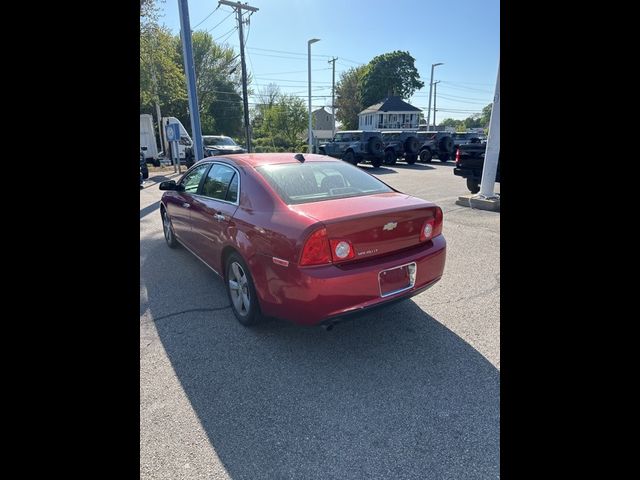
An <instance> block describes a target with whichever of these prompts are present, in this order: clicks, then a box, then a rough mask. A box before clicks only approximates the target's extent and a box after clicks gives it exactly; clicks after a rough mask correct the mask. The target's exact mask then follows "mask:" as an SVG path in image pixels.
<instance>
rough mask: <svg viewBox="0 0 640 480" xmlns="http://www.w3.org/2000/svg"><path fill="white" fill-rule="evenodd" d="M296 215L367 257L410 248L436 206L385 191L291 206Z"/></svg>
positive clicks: (358, 254)
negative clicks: (311, 219)
mask: <svg viewBox="0 0 640 480" xmlns="http://www.w3.org/2000/svg"><path fill="white" fill-rule="evenodd" d="M290 208H291V209H292V210H294V211H296V212H297V213H299V214H302V215H305V216H308V217H310V218H313V219H315V220H317V221H319V222H322V223H323V224H324V225H325V227H326V229H327V234H328V237H329V239H330V240H346V241H348V242H350V243H351V245H352V246H353V249H354V251H355V256H354V257H353V258H351V259H349V260H348V261H354V260H358V259H365V258H371V257H375V256H381V255H385V254H389V253H393V252H396V251H399V250H404V249H407V248H410V247H414V246H416V245H418V244H419V243H420V232H421V231H422V228H423V226H424V224H425V222H426V221H427V220H429V219H432V218H433V217H434V216H435V209H436V208H438V207H436V206H435V205H434V204H432V203H430V202H426V201H424V200H421V199H419V198H415V197H411V196H408V195H405V194H401V193H396V192H389V193H380V194H375V195H366V196H362V197H352V198H341V199H333V200H326V201H322V202H313V203H305V204H300V205H291V206H290Z"/></svg>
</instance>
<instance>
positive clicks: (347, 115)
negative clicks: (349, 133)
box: [336, 65, 366, 130]
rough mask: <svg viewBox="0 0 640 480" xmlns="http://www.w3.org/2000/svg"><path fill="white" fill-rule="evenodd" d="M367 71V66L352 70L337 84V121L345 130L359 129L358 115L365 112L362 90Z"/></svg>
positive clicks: (344, 74)
mask: <svg viewBox="0 0 640 480" xmlns="http://www.w3.org/2000/svg"><path fill="white" fill-rule="evenodd" d="M365 70H366V66H365V65H363V66H360V67H353V68H350V69H349V70H347V71H345V72H342V74H341V75H340V80H339V81H338V83H337V84H336V119H337V120H339V121H340V123H341V124H342V128H343V129H345V130H355V129H356V128H358V114H359V113H360V112H361V111H362V110H364V106H363V103H362V95H361V89H362V76H363V75H364V72H365Z"/></svg>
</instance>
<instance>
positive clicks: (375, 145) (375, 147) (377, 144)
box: [367, 137, 384, 156]
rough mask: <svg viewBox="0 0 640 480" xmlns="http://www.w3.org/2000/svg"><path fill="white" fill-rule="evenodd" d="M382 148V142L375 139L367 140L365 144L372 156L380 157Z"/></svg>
mask: <svg viewBox="0 0 640 480" xmlns="http://www.w3.org/2000/svg"><path fill="white" fill-rule="evenodd" d="M383 149H384V146H383V145H382V140H380V139H379V138H376V137H371V138H369V141H368V142H367V151H368V152H369V153H370V154H371V155H374V156H378V155H382V152H383Z"/></svg>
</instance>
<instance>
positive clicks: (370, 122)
mask: <svg viewBox="0 0 640 480" xmlns="http://www.w3.org/2000/svg"><path fill="white" fill-rule="evenodd" d="M418 113H419V112H416V111H415V110H414V111H412V112H376V113H365V114H360V115H358V129H359V130H389V129H392V130H393V129H395V130H397V129H399V128H402V129H417V128H418Z"/></svg>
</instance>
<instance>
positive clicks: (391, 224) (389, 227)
mask: <svg viewBox="0 0 640 480" xmlns="http://www.w3.org/2000/svg"><path fill="white" fill-rule="evenodd" d="M397 226H398V222H389V223H387V224H386V225H385V226H384V227H382V230H389V231H390V230H393V229H394V228H396V227H397Z"/></svg>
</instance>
